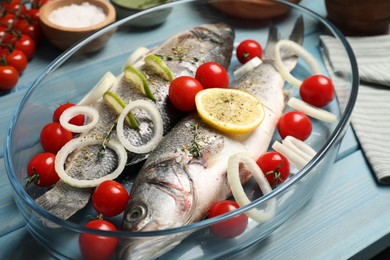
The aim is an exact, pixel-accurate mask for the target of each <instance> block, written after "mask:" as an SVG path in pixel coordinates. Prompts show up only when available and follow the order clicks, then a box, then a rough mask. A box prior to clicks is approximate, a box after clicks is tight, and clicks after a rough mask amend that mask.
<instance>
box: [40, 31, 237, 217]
mask: <svg viewBox="0 0 390 260" xmlns="http://www.w3.org/2000/svg"><path fill="white" fill-rule="evenodd" d="M233 42H234V31H233V29H232V28H231V27H230V26H228V25H226V24H205V25H200V26H197V27H194V28H192V29H190V30H187V31H185V32H183V33H181V34H178V35H176V36H174V37H172V38H170V39H168V40H167V41H166V42H164V43H163V44H161V45H160V46H158V47H156V48H155V49H153V50H152V51H151V53H153V54H156V55H158V56H160V57H161V58H162V59H163V60H164V61H165V63H166V64H167V66H168V67H169V68H170V70H171V71H172V74H173V76H174V77H177V76H180V75H192V76H194V75H195V71H196V68H197V67H198V66H199V65H200V64H202V63H204V62H208V61H214V62H218V63H220V64H221V65H222V66H224V67H226V68H227V67H228V66H229V64H230V59H231V53H232V50H233ZM212 50H217V52H213V51H212ZM179 54H180V57H178V58H176V57H177V55H179ZM221 54H222V55H221ZM140 71H141V72H142V73H144V74H145V75H146V76H147V78H148V82H149V86H150V88H151V91H152V93H153V95H154V96H155V97H156V102H155V104H156V106H157V108H158V110H159V111H160V113H161V116H162V118H163V122H164V133H167V132H168V131H169V130H170V129H171V128H172V127H173V126H174V124H175V123H177V122H178V121H179V120H180V119H181V118H182V117H183V116H184V113H183V112H180V111H178V110H176V109H174V108H173V106H172V105H171V104H170V102H169V100H168V89H169V85H170V82H168V81H166V80H164V79H163V78H162V77H161V76H158V75H153V74H152V73H150V71H149V70H148V69H147V68H145V67H141V68H140ZM113 91H114V92H115V93H117V94H118V95H119V96H120V97H121V98H122V99H123V100H126V102H129V101H132V100H137V99H146V97H145V96H144V95H143V94H142V93H141V92H140V91H139V90H138V89H137V88H136V87H135V86H132V85H131V83H129V82H127V81H126V80H125V79H124V78H123V77H121V76H120V77H118V81H117V83H116V85H115V86H114V88H113ZM92 106H93V107H94V108H96V109H97V110H98V111H99V115H100V119H99V122H98V124H97V126H96V127H95V128H94V129H93V130H91V131H90V132H88V133H87V134H83V137H84V138H87V139H89V138H91V139H98V140H103V139H104V138H105V137H106V134H107V133H108V132H109V130H110V128H111V127H112V126H113V124H115V122H116V119H117V117H118V115H117V114H116V113H115V112H114V110H113V109H111V108H109V106H108V105H107V104H105V103H104V102H103V101H102V100H100V101H97V102H96V103H95V104H93V105H92ZM134 114H135V116H136V118H137V120H138V121H139V123H140V124H141V130H142V131H136V130H132V129H130V128H129V127H127V126H125V127H126V129H125V130H126V131H127V138H128V139H130V140H131V142H132V143H133V144H135V145H141V144H143V143H145V142H147V141H148V140H149V139H150V137H151V135H152V134H153V130H152V127H151V125H152V123H151V120H150V118H149V116H148V115H146V113H144V112H143V111H139V110H136V111H134ZM110 138H111V139H113V140H117V136H116V131H115V130H114V131H113V132H112V134H111V136H110ZM99 151H100V147H99V146H98V145H94V146H89V147H85V148H82V149H77V150H76V151H75V152H73V153H72V154H71V155H70V156H68V158H67V160H66V167H65V168H66V172H67V174H69V175H72V176H79V178H80V179H94V178H96V177H97V176H96V175H98V176H104V175H107V174H109V173H110V172H111V171H112V169H115V168H116V165H117V160H115V159H113V154H112V153H111V152H107V154H106V155H105V156H103V157H101V156H100V157H99V158H98V156H99ZM146 156H147V155H136V154H133V153H130V152H128V162H129V163H128V164H134V163H137V162H139V161H140V160H143V159H145V158H146ZM97 161H98V162H99V165H97V164H96V162H97ZM96 169H99V173H97V171H96ZM104 169H106V172H103V171H102V170H104ZM60 186H61V188H57V187H56V186H55V187H54V188H52V189H51V190H49V191H47V192H46V193H44V194H43V195H42V196H41V197H39V198H37V199H36V203H37V204H38V205H40V206H42V207H43V208H44V209H46V210H48V211H49V212H50V213H52V214H54V215H56V216H57V217H60V218H63V219H68V218H69V217H71V216H72V215H73V214H75V213H76V212H77V211H79V210H80V209H82V208H83V207H85V205H86V204H87V203H88V201H89V199H90V192H91V189H90V188H79V189H76V188H74V187H71V186H69V185H67V184H66V183H64V182H63V181H61V182H60ZM67 186H69V188H68V189H67V188H66V187H67ZM67 197H73V198H75V197H77V199H74V200H73V201H69V200H67V199H66V198H67ZM52 198H56V199H55V200H53V199H52ZM64 208H66V210H63V209H64Z"/></svg>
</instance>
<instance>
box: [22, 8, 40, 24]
mask: <svg viewBox="0 0 390 260" xmlns="http://www.w3.org/2000/svg"><path fill="white" fill-rule="evenodd" d="M25 15H26V16H27V20H29V19H30V20H31V21H32V22H35V23H39V10H38V9H35V8H31V9H28V10H27V11H26V14H25Z"/></svg>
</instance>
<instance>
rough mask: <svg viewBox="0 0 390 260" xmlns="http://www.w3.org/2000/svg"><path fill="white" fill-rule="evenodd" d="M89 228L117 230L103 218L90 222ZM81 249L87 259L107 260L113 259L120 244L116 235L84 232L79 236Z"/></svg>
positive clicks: (87, 225)
mask: <svg viewBox="0 0 390 260" xmlns="http://www.w3.org/2000/svg"><path fill="white" fill-rule="evenodd" d="M85 226H86V227H88V228H93V229H99V230H106V231H116V230H117V229H116V227H115V226H114V225H113V224H112V223H110V222H108V221H106V220H101V219H96V220H92V221H90V222H88V223H87V224H86V225H85ZM79 244H80V250H81V254H82V255H83V257H84V259H86V260H107V259H112V257H113V255H114V253H115V249H116V247H117V245H118V239H117V238H116V237H109V236H99V235H94V234H88V233H82V234H81V235H80V238H79Z"/></svg>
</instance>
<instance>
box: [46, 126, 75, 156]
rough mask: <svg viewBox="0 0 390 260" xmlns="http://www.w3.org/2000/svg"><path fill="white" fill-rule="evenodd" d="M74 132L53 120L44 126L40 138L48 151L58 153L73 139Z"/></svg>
mask: <svg viewBox="0 0 390 260" xmlns="http://www.w3.org/2000/svg"><path fill="white" fill-rule="evenodd" d="M72 137H73V135H72V133H71V132H69V131H68V130H66V129H65V128H63V127H62V126H61V124H60V123H57V122H52V123H49V124H47V125H45V126H44V127H43V128H42V131H41V135H40V140H41V145H42V147H43V149H44V150H45V151H46V152H50V153H54V154H57V152H58V151H59V150H60V149H61V148H62V146H64V145H65V144H66V143H67V142H69V141H70V140H72Z"/></svg>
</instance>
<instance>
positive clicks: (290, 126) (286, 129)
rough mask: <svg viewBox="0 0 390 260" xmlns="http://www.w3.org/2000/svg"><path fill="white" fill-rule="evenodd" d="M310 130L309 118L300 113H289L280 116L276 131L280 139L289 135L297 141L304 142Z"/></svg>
mask: <svg viewBox="0 0 390 260" xmlns="http://www.w3.org/2000/svg"><path fill="white" fill-rule="evenodd" d="M311 130H312V124H311V121H310V118H309V117H308V116H307V115H305V114H304V113H302V112H298V111H290V112H287V113H285V114H284V115H282V116H281V117H280V119H279V122H278V131H279V134H280V136H281V137H282V139H284V138H285V137H286V136H288V135H290V136H293V137H295V138H297V139H299V140H302V141H304V140H306V139H307V138H308V137H309V136H310V134H311Z"/></svg>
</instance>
